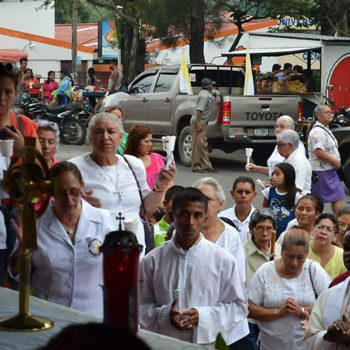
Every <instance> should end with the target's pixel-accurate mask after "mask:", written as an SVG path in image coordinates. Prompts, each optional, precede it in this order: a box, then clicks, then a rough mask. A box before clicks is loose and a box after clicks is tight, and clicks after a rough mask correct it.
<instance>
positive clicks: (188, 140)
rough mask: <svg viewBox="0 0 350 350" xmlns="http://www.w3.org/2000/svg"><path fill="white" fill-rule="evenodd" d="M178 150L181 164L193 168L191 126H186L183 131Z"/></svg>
mask: <svg viewBox="0 0 350 350" xmlns="http://www.w3.org/2000/svg"><path fill="white" fill-rule="evenodd" d="M177 149H178V153H179V158H180V161H181V163H182V164H183V165H184V166H191V156H192V136H191V127H190V126H186V127H184V128H183V129H182V130H181V133H180V137H179V141H178V143H177Z"/></svg>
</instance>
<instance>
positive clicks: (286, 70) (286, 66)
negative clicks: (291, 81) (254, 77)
mask: <svg viewBox="0 0 350 350" xmlns="http://www.w3.org/2000/svg"><path fill="white" fill-rule="evenodd" d="M292 68H293V66H292V65H291V64H290V63H285V64H284V66H283V71H282V72H279V73H277V74H276V75H275V77H276V78H277V80H278V81H284V80H287V78H288V77H289V75H290V73H292Z"/></svg>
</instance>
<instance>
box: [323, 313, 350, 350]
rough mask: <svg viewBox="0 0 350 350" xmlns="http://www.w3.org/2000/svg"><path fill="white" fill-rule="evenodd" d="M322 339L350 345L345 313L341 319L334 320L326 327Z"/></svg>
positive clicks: (349, 324)
mask: <svg viewBox="0 0 350 350" xmlns="http://www.w3.org/2000/svg"><path fill="white" fill-rule="evenodd" d="M324 339H325V340H327V341H330V342H335V343H338V344H344V345H346V346H350V322H349V321H348V319H347V318H346V316H345V315H343V317H342V320H338V321H335V322H333V324H332V325H331V326H329V327H328V330H327V333H326V334H325V335H324Z"/></svg>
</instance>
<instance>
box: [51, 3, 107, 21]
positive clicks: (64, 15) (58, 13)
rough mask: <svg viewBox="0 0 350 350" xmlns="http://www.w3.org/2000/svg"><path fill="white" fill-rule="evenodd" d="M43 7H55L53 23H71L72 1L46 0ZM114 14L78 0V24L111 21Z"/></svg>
mask: <svg viewBox="0 0 350 350" xmlns="http://www.w3.org/2000/svg"><path fill="white" fill-rule="evenodd" d="M45 6H55V23H58V24H64V23H72V0H59V1H57V0H56V1H53V0H46V1H45ZM113 18H114V13H113V12H112V11H110V10H108V9H105V8H97V7H96V6H94V5H91V4H89V3H88V2H87V1H86V0H78V22H79V23H95V22H99V21H101V20H113Z"/></svg>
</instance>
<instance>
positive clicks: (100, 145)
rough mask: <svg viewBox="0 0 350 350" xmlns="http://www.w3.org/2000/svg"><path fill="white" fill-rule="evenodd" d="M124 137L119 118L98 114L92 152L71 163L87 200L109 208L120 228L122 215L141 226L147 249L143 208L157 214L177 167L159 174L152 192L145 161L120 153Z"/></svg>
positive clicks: (92, 131)
mask: <svg viewBox="0 0 350 350" xmlns="http://www.w3.org/2000/svg"><path fill="white" fill-rule="evenodd" d="M122 136H123V124H122V122H121V121H120V119H119V118H118V117H117V116H116V115H114V114H111V113H106V112H103V113H98V114H96V115H94V116H93V117H92V118H91V121H90V123H89V127H88V137H89V141H90V144H91V146H92V152H91V153H88V154H85V155H83V156H79V157H76V158H73V159H71V160H70V161H71V162H72V163H74V164H76V165H77V166H78V168H79V170H80V172H81V174H82V177H83V181H84V184H85V186H84V190H85V193H84V196H83V197H84V199H85V200H87V201H88V202H90V204H92V205H94V206H100V207H102V208H104V209H108V210H109V211H110V213H111V215H112V218H113V219H114V223H115V228H116V229H117V228H118V221H117V216H118V214H119V213H122V216H123V217H124V218H125V219H130V220H133V221H134V222H135V223H137V231H136V232H135V234H136V237H137V240H138V242H139V244H141V245H143V246H144V247H145V236H144V227H143V225H142V222H141V220H140V210H141V205H142V206H143V208H145V210H146V212H147V213H153V212H154V211H156V209H157V208H158V206H160V205H161V201H162V198H163V192H164V190H165V188H166V186H167V184H168V183H169V182H170V181H172V179H173V177H174V174H175V166H174V165H171V166H170V170H167V171H165V170H161V171H160V172H159V174H158V176H157V179H156V181H155V185H154V187H153V191H152V190H151V189H150V188H149V187H148V185H147V182H146V172H145V168H144V165H143V163H142V161H141V160H140V159H137V158H136V157H134V156H131V155H126V156H122V155H119V154H116V152H117V149H118V147H119V145H120V142H121V140H122ZM141 196H142V199H141ZM142 202H143V203H142ZM146 238H148V237H146ZM152 241H153V237H152ZM143 253H144V250H143ZM143 253H142V254H141V257H142V256H143Z"/></svg>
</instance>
